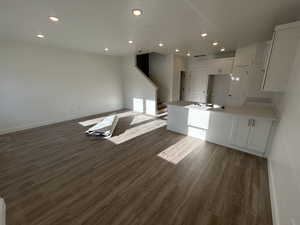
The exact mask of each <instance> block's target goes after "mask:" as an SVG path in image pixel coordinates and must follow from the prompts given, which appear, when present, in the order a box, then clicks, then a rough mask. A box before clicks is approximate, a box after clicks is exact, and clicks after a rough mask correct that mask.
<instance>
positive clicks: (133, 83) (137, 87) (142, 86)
mask: <svg viewBox="0 0 300 225" xmlns="http://www.w3.org/2000/svg"><path fill="white" fill-rule="evenodd" d="M122 73H123V74H122V78H123V84H124V86H123V91H124V92H123V94H124V103H125V107H126V108H128V109H132V110H134V111H137V112H144V113H147V114H150V115H155V114H156V91H157V87H156V86H155V84H154V83H153V82H152V81H151V80H150V79H149V78H148V77H147V76H145V75H144V74H143V73H142V72H141V71H140V70H139V69H138V68H137V67H136V58H135V56H134V55H132V56H126V57H123V58H122Z"/></svg>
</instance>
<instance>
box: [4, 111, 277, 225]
mask: <svg viewBox="0 0 300 225" xmlns="http://www.w3.org/2000/svg"><path fill="white" fill-rule="evenodd" d="M116 113H117V114H118V115H119V116H120V120H119V123H118V126H117V128H116V132H115V135H114V137H112V138H111V139H109V140H102V139H99V138H96V137H87V136H85V135H84V131H85V130H86V129H88V127H89V126H83V125H85V124H89V125H91V122H92V121H94V119H96V120H95V121H99V119H101V118H102V117H103V116H105V115H107V114H101V115H95V116H91V117H86V118H82V119H78V120H72V121H66V122H62V123H58V124H54V125H49V126H44V127H40V128H35V129H30V130H25V131H20V132H16V133H11V134H7V135H2V136H0V195H1V196H2V197H3V198H4V199H5V200H6V203H7V224H8V225H20V224H22V225H27V224H28V225H29V224H30V225H66V224H70V225H272V215H271V206H270V197H269V186H268V173H267V165H266V160H265V159H262V158H259V157H256V156H252V155H249V154H246V153H242V152H239V151H236V150H232V149H229V148H226V147H222V146H219V145H215V144H211V143H208V142H204V141H201V140H198V139H195V138H192V137H186V136H183V135H179V134H176V133H173V132H170V131H167V130H166V127H165V125H166V120H165V119H164V118H153V117H150V116H146V115H143V114H138V113H133V112H130V111H119V112H116ZM79 122H84V123H81V124H80V123H79ZM162 152H163V153H162ZM160 153H162V154H160Z"/></svg>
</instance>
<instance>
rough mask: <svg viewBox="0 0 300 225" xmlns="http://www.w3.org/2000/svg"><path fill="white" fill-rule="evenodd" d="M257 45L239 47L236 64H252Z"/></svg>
mask: <svg viewBox="0 0 300 225" xmlns="http://www.w3.org/2000/svg"><path fill="white" fill-rule="evenodd" d="M255 54H256V45H250V46H246V47H242V48H238V49H237V50H236V53H235V59H234V66H250V65H251V64H252V63H253V61H254V58H255Z"/></svg>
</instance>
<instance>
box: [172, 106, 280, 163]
mask: <svg viewBox="0 0 300 225" xmlns="http://www.w3.org/2000/svg"><path fill="white" fill-rule="evenodd" d="M167 105H168V123H167V129H168V130H171V131H174V132H178V133H181V134H185V135H188V136H192V137H195V138H200V139H203V140H207V141H209V142H212V143H216V144H220V145H223V146H227V147H230V148H234V149H237V150H240V151H244V152H248V153H251V154H255V155H259V156H262V157H264V156H265V155H266V152H267V151H266V150H267V148H268V144H269V142H270V139H271V137H272V130H273V129H272V128H273V126H274V124H275V123H276V121H278V118H277V116H276V114H275V112H274V110H273V108H272V107H270V106H259V105H245V106H240V107H233V106H226V107H225V108H224V109H223V108H220V107H206V106H205V105H201V106H200V105H199V104H197V103H195V102H184V101H177V102H170V103H168V104H167Z"/></svg>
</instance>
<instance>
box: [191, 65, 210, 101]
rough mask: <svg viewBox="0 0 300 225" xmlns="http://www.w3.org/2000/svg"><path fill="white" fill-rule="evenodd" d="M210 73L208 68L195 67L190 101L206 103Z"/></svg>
mask: <svg viewBox="0 0 300 225" xmlns="http://www.w3.org/2000/svg"><path fill="white" fill-rule="evenodd" d="M207 82H208V72H207V68H206V67H194V68H193V69H192V70H191V80H190V99H189V100H190V101H195V102H206V97H207V96H206V92H207Z"/></svg>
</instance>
